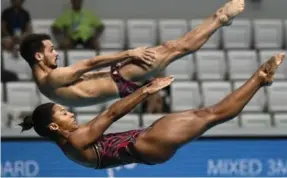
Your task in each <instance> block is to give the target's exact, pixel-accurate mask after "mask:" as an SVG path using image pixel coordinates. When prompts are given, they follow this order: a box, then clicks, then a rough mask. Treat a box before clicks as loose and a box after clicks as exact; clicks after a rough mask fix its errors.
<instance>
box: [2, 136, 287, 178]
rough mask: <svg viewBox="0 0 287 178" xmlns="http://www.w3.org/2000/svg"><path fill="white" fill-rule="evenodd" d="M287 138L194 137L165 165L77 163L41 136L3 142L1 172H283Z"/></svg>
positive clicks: (115, 174) (286, 167) (285, 173)
mask: <svg viewBox="0 0 287 178" xmlns="http://www.w3.org/2000/svg"><path fill="white" fill-rule="evenodd" d="M286 148H287V140H286V139H285V140H284V139H281V140H278V139H270V140H263V139H260V140H258V139H257V140H254V139H251V140H250V139H249V140H247V139H246V140H242V139H240V140H198V141H194V142H193V143H191V144H188V145H186V146H184V147H183V148H182V149H180V150H179V151H178V153H177V154H176V155H175V156H174V157H173V159H171V160H170V161H168V162H167V163H165V164H162V165H156V166H145V165H138V164H131V165H126V166H122V167H117V168H113V169H108V170H94V169H89V168H85V167H82V166H80V165H77V164H75V163H73V162H72V161H70V160H68V159H66V158H65V156H64V155H63V154H62V152H60V150H59V149H58V148H57V147H56V145H54V144H52V143H50V142H45V141H25V142H22V141H18V142H17V141H9V142H2V159H1V169H2V170H1V172H2V176H81V177H83V176H93V177H96V176H101V177H119V176H131V177H134V176H162V177H166V176H287V152H286Z"/></svg>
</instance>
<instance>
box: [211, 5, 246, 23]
mask: <svg viewBox="0 0 287 178" xmlns="http://www.w3.org/2000/svg"><path fill="white" fill-rule="evenodd" d="M244 7H245V0H230V1H229V2H228V3H226V4H225V5H224V6H223V7H222V8H220V9H219V10H218V11H217V13H216V14H217V16H218V18H219V21H220V23H222V24H223V25H224V26H228V25H231V22H232V19H233V18H234V17H235V16H237V15H239V14H240V13H242V12H243V10H244Z"/></svg>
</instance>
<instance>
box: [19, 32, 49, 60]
mask: <svg viewBox="0 0 287 178" xmlns="http://www.w3.org/2000/svg"><path fill="white" fill-rule="evenodd" d="M44 40H51V37H50V36H49V35H47V34H30V35H28V36H26V37H25V38H24V39H23V41H22V42H21V44H20V54H21V56H22V57H23V58H24V59H25V60H26V61H27V62H28V64H29V65H30V66H33V65H34V64H35V63H36V58H35V53H36V52H42V51H43V50H44V45H43V43H42V41H44Z"/></svg>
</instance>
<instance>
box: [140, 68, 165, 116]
mask: <svg viewBox="0 0 287 178" xmlns="http://www.w3.org/2000/svg"><path fill="white" fill-rule="evenodd" d="M164 76H165V75H164V73H161V74H159V75H158V76H157V77H164ZM169 91H170V86H169V87H166V88H164V89H163V90H161V91H159V92H158V93H155V94H153V95H151V96H149V97H148V98H147V99H146V101H145V102H143V105H142V109H143V112H144V113H149V114H158V113H169V112H170V92H169Z"/></svg>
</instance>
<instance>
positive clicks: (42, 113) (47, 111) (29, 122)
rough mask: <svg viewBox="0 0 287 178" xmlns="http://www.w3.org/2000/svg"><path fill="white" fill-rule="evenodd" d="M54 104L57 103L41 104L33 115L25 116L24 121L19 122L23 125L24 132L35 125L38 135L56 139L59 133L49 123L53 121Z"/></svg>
mask: <svg viewBox="0 0 287 178" xmlns="http://www.w3.org/2000/svg"><path fill="white" fill-rule="evenodd" d="M54 105H55V103H45V104H41V105H39V106H38V107H37V108H36V109H35V110H34V111H33V113H32V115H31V116H26V117H24V119H23V122H22V123H21V124H19V125H20V126H21V127H22V132H23V131H26V130H29V129H31V128H32V127H34V130H35V132H36V133H37V134H38V135H40V136H42V137H48V138H50V139H52V140H55V139H56V138H57V134H56V133H55V132H53V131H51V130H50V129H49V124H50V123H52V116H53V107H54Z"/></svg>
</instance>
